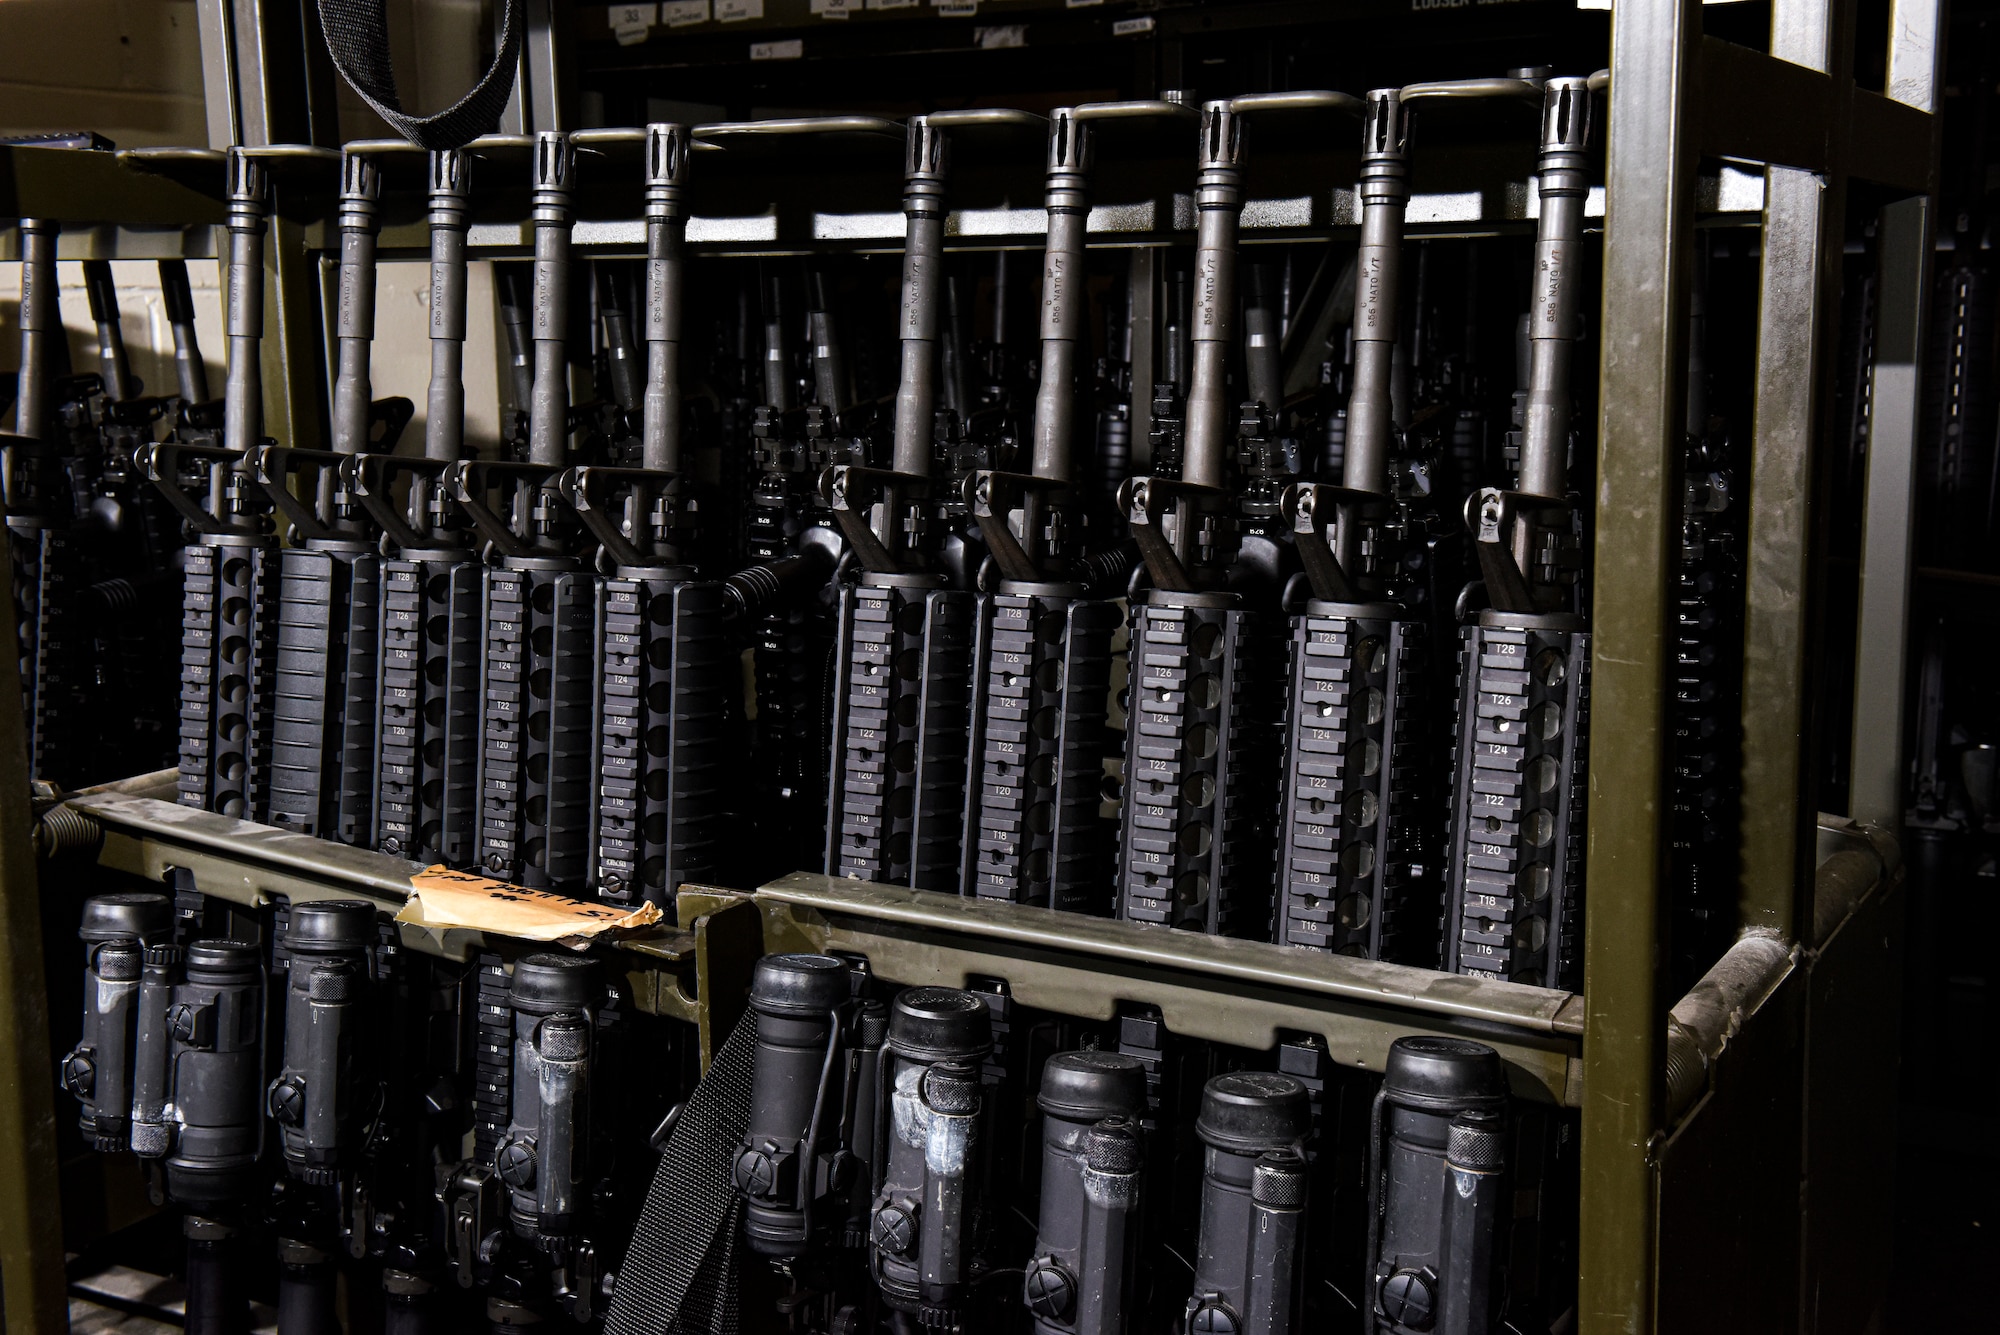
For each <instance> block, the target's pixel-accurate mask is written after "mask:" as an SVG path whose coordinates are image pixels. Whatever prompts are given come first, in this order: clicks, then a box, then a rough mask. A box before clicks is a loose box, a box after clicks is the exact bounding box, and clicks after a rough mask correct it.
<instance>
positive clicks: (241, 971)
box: [186, 940, 264, 982]
mask: <svg viewBox="0 0 2000 1335" xmlns="http://www.w3.org/2000/svg"><path fill="white" fill-rule="evenodd" d="M186 964H187V971H188V974H189V976H191V977H192V976H195V975H201V976H203V977H204V978H205V979H206V980H207V981H210V982H216V981H221V980H222V979H223V978H225V977H254V976H255V975H256V974H257V972H258V971H259V970H260V969H262V968H263V966H264V951H263V948H262V947H261V946H259V945H258V944H257V943H256V942H255V941H221V940H215V941H192V942H189V943H188V948H187V956H186Z"/></svg>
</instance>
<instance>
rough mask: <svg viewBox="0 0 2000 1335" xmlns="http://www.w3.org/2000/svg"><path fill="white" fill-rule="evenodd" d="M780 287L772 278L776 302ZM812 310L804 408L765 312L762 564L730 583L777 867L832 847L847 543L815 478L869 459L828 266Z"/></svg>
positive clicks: (766, 835) (756, 518)
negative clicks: (833, 687)
mask: <svg viewBox="0 0 2000 1335" xmlns="http://www.w3.org/2000/svg"><path fill="white" fill-rule="evenodd" d="M778 286H779V285H778V282H777V280H776V279H773V280H772V282H771V288H772V303H773V305H774V307H775V306H776V305H777V304H778V298H779V296H780V293H779V292H778V291H777V289H778ZM774 313H776V312H774ZM806 320H807V338H808V341H809V342H810V344H811V349H812V358H811V361H812V370H813V376H812V381H813V397H814V399H815V402H812V403H807V404H802V405H798V406H793V405H792V404H791V402H790V395H791V377H790V375H789V374H788V373H787V371H786V370H785V368H787V367H788V366H789V365H790V356H789V352H788V349H787V348H786V345H785V324H784V322H783V320H782V319H770V318H767V319H766V321H765V330H766V360H765V366H766V368H767V370H766V377H765V391H764V394H765V398H766V399H767V400H768V402H766V403H764V404H761V405H759V406H758V407H757V408H756V409H755V411H754V413H753V414H752V419H751V427H750V433H751V436H752V439H753V441H754V444H755V449H756V460H757V473H756V481H755V483H754V484H753V486H752V488H751V490H750V494H749V498H748V499H749V505H748V512H749V513H748V519H747V524H746V528H747V530H748V544H747V547H748V554H749V555H750V557H751V558H752V559H753V560H754V561H755V562H756V564H754V565H751V566H749V567H747V568H745V569H743V570H740V571H738V572H737V573H735V574H733V575H731V576H730V577H729V578H728V579H726V580H724V581H723V593H724V596H725V597H726V598H727V599H728V600H729V610H730V614H731V615H732V616H733V617H735V618H737V619H739V620H748V621H749V622H750V624H751V626H752V631H751V634H752V645H753V654H754V660H753V661H754V669H755V673H756V689H757V717H756V720H755V723H754V725H753V731H752V734H751V742H750V748H751V766H750V768H751V771H752V773H753V774H754V775H755V778H754V780H753V783H754V785H755V796H754V799H753V801H754V806H753V813H754V814H753V820H754V822H755V824H756V826H757V829H758V845H759V847H767V848H769V849H770V850H771V853H772V865H774V866H792V867H796V866H802V865H807V864H808V863H810V862H811V861H813V860H815V859H817V858H818V857H819V856H820V855H821V851H822V850H823V849H824V846H825V845H824V831H823V829H822V822H823V821H824V819H825V812H824V809H823V805H822V804H823V802H824V800H825V790H824V788H823V787H822V786H821V782H822V776H823V775H824V774H825V773H826V767H827V755H826V742H825V731H826V719H827V700H826V696H827V689H828V682H827V665H828V659H829V658H830V657H831V656H832V646H833V637H834V628H835V624H836V619H835V617H834V616H833V614H832V608H831V607H830V605H829V595H828V593H827V583H828V581H829V580H830V579H831V578H832V575H833V572H834V570H835V569H836V568H837V567H838V565H839V563H840V560H841V558H842V557H843V556H844V555H845V554H846V552H847V541H846V539H845V538H843V537H842V536H841V533H840V529H839V527H838V526H837V525H836V524H835V523H834V519H833V512H832V511H831V510H830V509H829V508H828V507H827V505H826V502H825V500H824V499H823V498H822V497H821V496H820V494H819V490H818V488H817V486H816V483H817V482H818V479H819V476H820V474H822V473H824V472H825V471H826V470H827V469H828V468H830V467H833V466H834V465H835V464H841V463H858V464H864V465H865V464H868V463H869V462H871V460H870V458H869V457H868V450H867V442H866V440H865V439H864V438H863V437H861V436H858V435H856V434H854V432H853V430H852V428H854V427H855V426H857V423H855V422H854V421H853V420H852V418H853V416H854V414H853V412H852V410H851V408H850V405H849V404H848V402H847V388H846V377H845V374H844V370H845V368H844V366H843V365H842V363H841V349H840V343H839V340H838V335H837V332H836V330H835V328H834V320H833V312H832V309H831V303H830V302H829V301H828V299H827V294H826V287H825V282H824V275H823V274H820V273H814V274H813V275H812V284H811V302H810V308H809V309H808V311H807V313H806ZM772 368H776V369H775V370H774V369H772ZM843 415H845V417H846V419H847V420H845V421H844V420H843Z"/></svg>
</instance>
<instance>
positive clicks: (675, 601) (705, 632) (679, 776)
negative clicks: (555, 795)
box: [558, 124, 734, 904]
mask: <svg viewBox="0 0 2000 1335" xmlns="http://www.w3.org/2000/svg"><path fill="white" fill-rule="evenodd" d="M691 148H692V145H691V142H690V140H689V138H688V133H687V130H686V129H685V127H683V126H679V125H669V124H656V125H651V126H648V127H647V129H646V131H645V154H646V253H647V259H646V302H645V306H646V327H645V333H646V383H645V409H644V414H643V420H642V426H641V432H640V436H641V466H640V467H638V468H600V467H592V466H586V467H582V468H576V469H571V470H570V471H568V472H566V473H564V474H563V475H562V477H561V478H560V479H559V482H558V485H559V486H560V488H561V491H562V494H563V495H564V497H566V498H567V500H568V502H569V504H570V507H571V509H572V510H573V511H574V512H575V515H576V517H577V518H578V519H579V520H581V521H582V523H583V526H584V527H585V529H586V530H588V532H589V535H590V536H591V537H592V538H594V539H596V540H597V542H598V543H599V544H600V545H601V551H602V556H601V558H600V565H604V566H609V567H610V569H611V574H610V577H609V578H608V579H605V580H603V581H602V582H601V584H600V585H599V587H598V591H597V598H598V603H597V607H596V612H595V619H596V623H597V627H598V642H597V645H596V648H595V655H596V660H597V662H598V664H599V666H600V670H601V673H602V676H601V678H600V680H601V683H602V685H601V689H600V692H599V697H598V699H599V703H598V719H599V731H598V753H597V764H598V769H597V776H596V777H597V779H598V788H597V794H596V799H595V801H594V802H593V803H592V805H591V813H592V824H593V827H594V837H593V840H592V844H593V847H592V856H591V866H590V869H589V871H588V874H587V875H588V881H589V883H590V884H592V885H594V886H595V887H596V890H597V893H598V895H599V896H600V897H601V898H604V899H607V900H611V901H613V902H617V903H636V902H638V901H640V900H641V899H645V900H650V901H652V902H653V903H655V904H664V903H667V902H668V901H669V899H670V897H671V896H672V894H673V893H674V891H675V890H676V889H677V888H678V887H679V885H680V884H681V882H682V881H686V880H701V879H703V878H705V877H708V876H711V875H713V873H714V871H715V868H716V865H717V859H718V857H719V856H720V848H721V843H722V829H721V827H722V782H721V775H722V770H723V767H724V764H725V761H726V755H725V748H726V745H727V734H726V724H725V711H726V709H727V705H728V696H729V691H730V688H731V686H732V683H733V678H734V674H733V672H732V668H733V666H734V656H733V655H732V654H731V653H730V651H729V642H728V638H727V636H726V634H725V632H724V627H723V613H724V598H723V593H722V588H721V586H720V585H718V584H715V583H713V582H706V581H700V580H697V579H696V578H695V568H694V566H693V564H692V563H691V561H690V560H689V559H688V554H687V552H686V550H685V549H686V547H687V546H688V529H689V527H690V519H691V512H692V509H693V507H692V506H691V504H690V501H689V496H688V490H689V488H688V482H689V480H688V479H686V478H684V477H683V476H682V462H681V430H682V412H681V386H680V361H681V357H680V352H681V304H682V297H683V293H684V290H685V277H684V272H683V271H684V267H685V261H684V259H683V256H682V251H683V246H684V243H685V237H686V229H687V209H686V203H685V199H684V194H685V191H686V187H687V171H688V160H689V157H690V154H691ZM616 365H617V361H616V360H614V361H613V366H614V367H616ZM635 390H636V386H627V392H633V391H635Z"/></svg>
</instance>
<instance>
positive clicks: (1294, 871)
mask: <svg viewBox="0 0 2000 1335" xmlns="http://www.w3.org/2000/svg"><path fill="white" fill-rule="evenodd" d="M1495 96H1501V97H1512V98H1515V99H1517V100H1518V99H1521V98H1538V97H1539V90H1538V87H1537V85H1535V84H1533V83H1530V82H1528V81H1526V80H1521V79H1498V80H1494V79H1489V80H1465V81H1459V82H1453V83H1440V84H1413V85H1411V86H1410V87H1408V88H1403V89H1395V88H1382V89H1376V90H1375V91H1373V92H1371V93H1369V94H1368V96H1367V114H1366V117H1365V120H1364V122H1363V126H1362V149H1361V179H1360V183H1359V185H1358V186H1357V188H1356V192H1355V193H1356V196H1357V198H1358V200H1359V202H1360V207H1361V241H1360V248H1359V251H1358V253H1357V256H1356V260H1355V283H1354V320H1353V325H1352V340H1351V344H1350V350H1351V352H1350V355H1351V357H1352V361H1353V368H1352V375H1351V380H1350V394H1349V398H1348V402H1347V409H1346V415H1345V418H1344V431H1343V435H1342V451H1341V474H1340V479H1341V480H1340V482H1339V483H1338V484H1335V483H1333V482H1332V481H1331V480H1329V481H1325V482H1301V483H1298V484H1295V485H1293V486H1292V487H1290V488H1289V489H1288V490H1287V491H1286V493H1285V496H1284V512H1285V514H1286V517H1287V518H1288V519H1289V520H1290V521H1291V529H1292V534H1293V539H1294V542H1295V544H1296V547H1297V550H1298V554H1299V558H1300V561H1301V563H1302V565H1303V566H1304V569H1305V574H1306V582H1307V584H1308V587H1309V588H1310V591H1311V597H1310V598H1309V599H1308V601H1307V602H1306V604H1305V607H1304V609H1303V610H1302V611H1301V612H1299V613H1297V614H1295V615H1294V616H1293V617H1292V653H1291V674H1290V675H1291V686H1290V691H1289V693H1288V695H1287V697H1286V715H1285V748H1286V757H1287V761H1286V765H1285V772H1286V775H1287V780H1286V788H1285V793H1284V799H1283V809H1282V812H1281V816H1280V821H1281V829H1282V841H1281V843H1280V847H1279V855H1278V895H1279V906H1278V912H1277V913H1276V914H1274V915H1273V916H1274V919H1275V921H1274V924H1273V926H1274V930H1273V939H1275V940H1277V941H1279V942H1282V943H1284V944H1286V945H1297V946H1309V947H1314V948H1318V949H1323V950H1332V951H1336V952H1339V953H1343V954H1356V955H1364V956H1366V957H1368V958H1370V959H1388V960H1396V961H1399V962H1403V963H1413V964H1415V963H1425V964H1427V963H1432V962H1434V961H1435V960H1436V958H1437V952H1436V948H1435V946H1434V944H1433V943H1432V939H1431V937H1430V932H1431V923H1432V921H1434V919H1435V903H1436V894H1437V891H1436V887H1435V884H1434V883H1433V882H1431V881H1430V880H1429V878H1428V877H1427V876H1426V875H1425V873H1424V871H1423V868H1424V867H1426V866H1427V865H1428V864H1429V862H1430V858H1429V856H1428V854H1429V852H1430V851H1431V850H1432V849H1433V848H1434V847H1435V845H1436V842H1437V835H1436V832H1435V831H1434V830H1432V829H1431V828H1429V823H1428V821H1427V819H1426V813H1428V812H1429V811H1431V810H1433V809H1435V808H1437V807H1438V806H1439V805H1440V803H1439V802H1438V800H1437V799H1438V793H1437V792H1436V791H1435V783H1434V781H1433V780H1432V779H1431V777H1430V775H1429V774H1428V773H1427V772H1426V768H1425V759H1426V754H1427V753H1428V751H1429V750H1430V744H1431V743H1432V742H1433V741H1434V740H1436V739H1434V738H1433V737H1431V736H1429V735H1427V734H1428V733H1429V732H1430V731H1431V730H1430V729H1429V727H1428V725H1427V718H1428V701H1429V698H1430V696H1431V694H1432V691H1431V682H1430V680H1429V678H1430V673H1429V671H1428V668H1427V663H1428V661H1429V658H1430V655H1429V653H1428V645H1429V644H1430V642H1431V640H1432V638H1433V628H1432V626H1431V624H1430V619H1431V614H1432V613H1433V612H1434V611H1435V610H1436V609H1437V607H1438V605H1439V603H1440V601H1441V600H1440V599H1438V598H1436V597H1435V596H1434V594H1433V591H1432V590H1431V589H1430V587H1429V583H1428V579H1427V578H1426V575H1425V572H1427V571H1428V570H1429V568H1430V566H1431V564H1432V560H1433V553H1432V552H1431V550H1430V544H1429V543H1428V541H1427V540H1428V537H1429V528H1430V525H1429V524H1428V523H1427V518H1428V516H1427V515H1426V514H1425V509H1426V507H1425V506H1424V504H1423V500H1422V498H1421V497H1414V496H1410V495H1407V494H1398V489H1397V488H1396V486H1395V485H1394V482H1393V480H1392V477H1393V473H1394V471H1395V464H1396V462H1397V456H1398V455H1400V454H1402V453H1403V452H1404V451H1405V450H1406V449H1407V444H1406V438H1405V437H1404V435H1403V433H1402V431H1401V430H1400V427H1401V426H1402V424H1403V423H1405V422H1407V421H1408V413H1407V409H1404V411H1403V412H1402V413H1400V414H1399V412H1398V402H1399V400H1401V399H1402V398H1404V396H1403V395H1400V394H1398V392H1397V378H1396V365H1397V349H1398V347H1399V345H1400V343H1401V340H1402V334H1401V331H1400V329H1399V314H1400V307H1401V296H1402V293H1401V274H1402V267H1403V266H1402V249H1403V213H1404V208H1405V206H1406V205H1407V204H1408V202H1409V195H1410V188H1409V156H1410V150H1409V130H1410V110H1409V109H1410V107H1411V106H1412V105H1413V104H1414V103H1416V102H1418V101H1421V100H1423V99H1426V98H1454V99H1466V98H1480V97H1495Z"/></svg>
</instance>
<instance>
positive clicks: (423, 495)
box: [343, 149, 481, 866]
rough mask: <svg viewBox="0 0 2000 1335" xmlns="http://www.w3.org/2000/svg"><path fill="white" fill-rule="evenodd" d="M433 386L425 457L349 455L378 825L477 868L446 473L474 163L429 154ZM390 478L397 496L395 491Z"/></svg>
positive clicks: (463, 625)
mask: <svg viewBox="0 0 2000 1335" xmlns="http://www.w3.org/2000/svg"><path fill="white" fill-rule="evenodd" d="M429 168H430V231H431V294H430V342H431V380H430V392H429V396H428V406H427V409H426V412H425V417H424V452H423V455H422V457H421V458H415V459H401V458H397V457H395V456H394V455H391V454H387V453H375V452H370V453H357V454H354V455H352V456H350V457H349V458H348V459H347V460H346V461H344V463H343V468H344V469H345V470H346V472H345V477H344V480H345V482H346V484H347V487H348V488H349V490H351V491H352V492H353V493H354V495H355V497H356V498H357V499H358V500H359V501H360V502H361V504H362V506H363V507H364V508H365V509H366V510H367V511H368V514H369V516H370V517H371V518H372V519H373V520H374V521H375V524H376V525H377V526H378V527H379V528H380V530H381V531H382V533H383V535H384V542H385V548H386V550H387V551H389V552H390V553H391V554H390V555H388V556H386V557H385V558H384V559H383V561H382V565H381V584H382V598H381V601H382V629H381V645H380V648H381V659H380V664H381V666H380V674H381V676H380V687H379V692H378V696H377V699H378V703H379V713H378V715H377V718H376V726H375V746H376V751H375V773H376V776H377V779H376V785H375V792H374V813H373V825H374V830H375V842H376V846H377V847H378V848H380V849H381V850H382V851H383V852H385V853H393V854H397V855H399V856H403V857H409V858H415V859H417V860H419V861H424V862H444V863H449V864H452V865H454V866H463V865H465V864H466V863H469V862H471V861H472V860H473V839H474V833H475V821H476V819H477V817H476V811H477V803H478V800H479V799H478V790H477V785H476V778H477V772H478V761H479V757H478V748H479V700H480V680H479V672H480V663H479V648H480V639H481V628H480V624H479V615H480V592H481V569H480V566H479V564H478V562H477V561H476V559H475V557H474V554H473V551H472V542H471V538H472V535H471V533H470V531H469V528H470V525H469V521H468V520H467V519H466V518H465V515H464V513H463V512H462V511H461V510H460V509H459V508H458V505H457V502H456V500H455V499H454V497H453V496H452V493H451V488H450V486H449V483H448V474H449V473H450V471H451V469H452V468H453V466H455V465H456V464H457V463H458V460H459V456H460V455H461V454H462V453H463V451H464V447H465V380H464V364H465V330H466V323H465V287H466V270H465V234H466V229H467V226H468V224H469V221H470V217H469V215H470V207H471V186H472V182H471V174H472V162H471V155H470V154H469V153H468V152H467V151H466V150H463V149H449V150H445V151H443V152H437V153H432V154H431V155H430V159H429ZM398 483H401V485H402V489H403V491H402V498H401V501H400V503H399V501H398V496H397V487H398Z"/></svg>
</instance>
